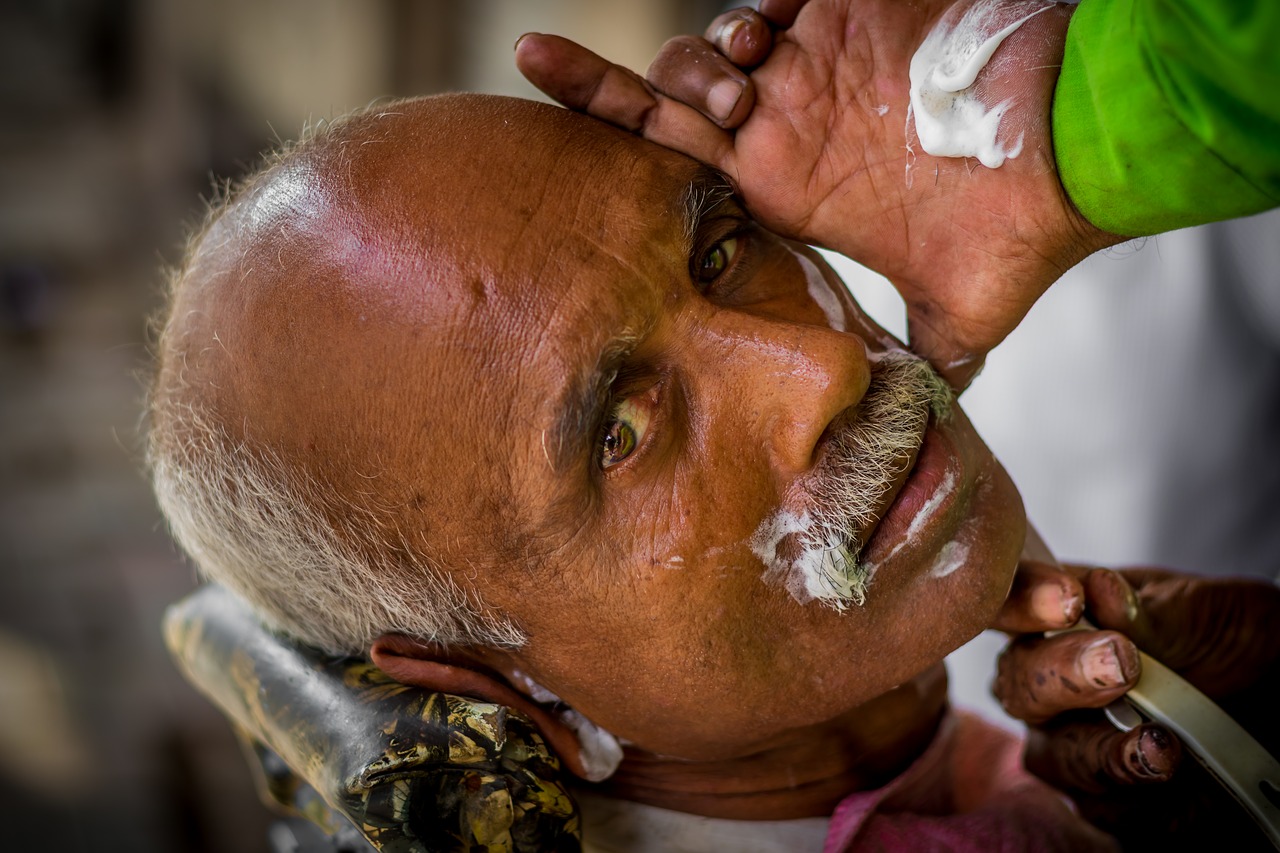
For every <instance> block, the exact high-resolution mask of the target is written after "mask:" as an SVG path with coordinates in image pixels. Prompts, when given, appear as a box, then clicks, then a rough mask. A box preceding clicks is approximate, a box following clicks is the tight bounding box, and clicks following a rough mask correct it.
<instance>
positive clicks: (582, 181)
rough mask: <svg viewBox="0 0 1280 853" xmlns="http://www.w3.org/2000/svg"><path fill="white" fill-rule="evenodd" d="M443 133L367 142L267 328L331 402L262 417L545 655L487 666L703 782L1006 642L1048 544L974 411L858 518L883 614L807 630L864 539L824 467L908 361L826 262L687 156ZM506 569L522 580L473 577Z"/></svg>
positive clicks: (607, 137) (490, 133)
mask: <svg viewBox="0 0 1280 853" xmlns="http://www.w3.org/2000/svg"><path fill="white" fill-rule="evenodd" d="M498 103H502V102H498ZM503 110H506V111H507V112H506V113H505V114H504V113H503ZM446 112H447V113H448V114H447V115H441V114H440V108H439V107H436V108H434V110H433V109H431V108H425V107H421V106H419V105H409V106H405V107H400V108H397V109H396V111H395V114H393V115H388V116H385V117H383V118H381V119H371V120H368V122H367V123H368V128H367V130H364V131H362V132H363V133H365V134H366V136H367V139H368V142H367V143H366V144H365V145H364V146H363V147H362V148H361V149H360V150H355V149H354V146H353V149H352V151H348V152H346V153H345V154H343V155H341V156H342V157H344V158H345V159H342V160H340V161H339V160H335V161H334V163H337V162H341V168H339V167H338V166H336V165H334V166H332V168H333V170H334V171H335V172H336V174H334V175H332V176H331V177H322V178H321V179H320V180H319V182H318V183H317V184H316V186H319V187H320V190H314V189H312V190H308V191H306V192H304V193H303V194H302V195H303V196H304V197H306V198H311V199H313V200H315V205H316V210H317V212H316V214H315V216H314V217H311V218H310V219H308V218H307V217H305V216H304V217H300V218H299V220H300V221H302V223H303V224H302V226H299V225H298V222H297V221H291V225H292V227H293V231H292V232H290V234H286V235H285V237H287V238H289V239H283V240H282V242H281V246H282V247H283V248H282V249H281V251H282V252H283V253H284V255H283V256H281V257H280V258H277V259H274V260H275V261H277V262H278V261H279V260H281V259H283V260H285V261H296V262H297V264H298V265H300V266H302V267H305V268H306V269H308V270H309V271H310V272H309V273H308V274H307V275H306V277H305V285H303V284H302V283H298V284H296V285H294V286H293V289H292V291H291V292H292V293H293V294H294V295H293V297H292V298H290V299H289V300H284V301H282V300H279V299H277V300H275V301H274V302H273V303H271V304H266V303H264V304H262V305H259V306H257V307H256V308H255V306H254V305H253V304H251V303H247V304H246V308H245V310H246V311H248V312H253V311H258V313H256V314H254V317H255V321H254V322H256V323H258V324H260V325H261V326H262V332H263V333H264V334H266V333H268V331H267V330H268V329H274V330H275V331H274V332H272V333H273V334H276V335H279V334H281V332H280V331H279V330H280V329H285V330H288V331H287V332H286V334H289V335H294V334H298V335H309V336H312V337H313V338H315V341H317V343H316V344H315V345H307V346H303V348H302V349H301V350H299V352H305V353H308V354H307V355H306V356H305V357H300V356H281V357H278V358H277V360H278V361H279V362H280V364H279V369H278V371H277V374H276V379H277V382H278V384H277V386H276V387H277V388H279V387H286V388H288V387H291V386H293V385H295V384H305V385H309V386H310V387H311V388H312V392H311V393H310V396H311V397H312V398H314V399H313V401H312V403H311V408H310V409H309V411H310V412H311V414H310V415H309V416H308V417H307V418H306V419H300V418H298V417H297V415H296V411H297V410H296V407H294V408H293V409H292V410H293V411H294V412H295V414H294V415H293V420H292V421H290V420H289V417H290V416H289V415H288V414H287V413H288V411H290V407H288V406H285V405H284V404H283V403H279V404H277V401H273V400H269V399H267V398H268V397H269V396H270V394H271V393H275V394H277V395H279V394H280V393H281V392H279V391H278V390H277V391H275V392H270V391H266V390H264V391H261V392H258V393H261V394H262V396H263V399H262V400H261V401H259V402H260V405H261V408H262V410H263V411H264V412H266V411H269V410H279V411H280V412H281V413H282V414H281V415H280V418H279V423H277V424H276V426H275V427H274V428H270V427H268V428H269V429H271V430H272V431H274V432H276V433H278V434H280V435H286V434H287V436H288V438H287V440H285V443H286V444H288V445H289V447H288V448H287V449H286V455H289V454H292V455H296V456H299V457H309V458H315V459H323V460H324V461H322V462H318V463H316V464H318V465H322V466H327V468H329V469H332V470H331V471H330V474H329V475H328V477H327V478H328V479H330V480H335V481H338V480H341V481H343V482H348V481H349V487H350V488H353V489H361V488H363V489H366V490H372V491H376V492H378V494H379V499H380V500H382V501H384V502H385V503H386V504H387V505H391V506H396V507H400V508H401V510H400V511H401V512H402V514H403V517H404V524H403V526H404V527H405V528H406V529H409V530H410V531H411V533H410V538H411V540H417V539H419V538H420V539H421V541H424V542H427V543H428V544H429V546H430V548H432V549H433V550H434V551H435V552H436V553H438V554H440V555H441V558H442V559H443V560H444V561H445V562H446V563H448V564H449V565H450V566H451V567H452V569H453V571H454V574H455V577H458V578H459V579H466V581H467V582H470V583H473V584H474V585H475V588H476V589H477V590H478V591H479V593H480V595H481V596H482V598H483V600H484V601H485V602H486V604H488V605H489V606H491V607H492V608H493V609H495V610H497V611H500V612H503V613H506V614H509V615H510V616H512V617H513V618H514V619H515V621H516V622H517V624H518V625H519V626H520V627H521V628H522V629H523V630H524V631H525V632H526V633H527V635H528V638H529V641H528V643H527V645H526V646H524V647H523V648H521V649H519V650H517V651H514V652H510V653H502V654H490V655H488V659H489V661H490V662H491V663H492V665H493V666H494V667H495V668H498V669H502V670H505V671H507V672H511V671H513V670H516V669H518V670H520V671H521V672H522V673H524V674H525V675H527V676H528V677H531V678H532V679H534V680H535V681H537V682H539V683H540V684H542V685H544V686H546V687H547V688H550V689H551V690H552V691H554V692H556V693H557V694H559V695H560V696H561V697H562V698H563V699H564V700H565V701H566V702H568V703H569V704H571V705H573V706H574V707H576V708H578V709H579V710H580V711H581V712H582V713H584V714H585V715H586V716H588V717H590V718H592V719H593V720H595V722H597V723H599V724H600V725H602V726H604V727H605V728H607V729H610V730H612V731H614V732H615V733H616V734H618V735H621V736H623V737H625V738H628V739H630V740H631V741H634V742H636V743H637V744H640V745H642V746H644V747H646V748H649V749H651V750H654V751H657V752H662V753H666V754H674V755H684V756H688V757H702V758H712V757H717V756H727V755H732V754H735V753H736V752H740V751H742V750H745V749H750V748H752V745H754V744H762V743H767V742H770V741H771V740H772V739H774V738H775V737H776V736H777V735H778V734H779V733H782V732H785V731H787V730H790V729H795V728H797V727H801V726H805V725H809V724H813V723H817V722H820V721H823V720H828V719H831V718H833V717H835V716H838V715H839V714H840V713H842V712H843V711H846V710H848V709H850V708H852V707H854V706H856V705H857V704H859V703H861V702H863V701H865V700H867V699H870V698H872V697H874V696H877V695H879V694H881V693H884V692H885V691H887V690H890V689H891V688H893V687H895V686H897V685H900V684H902V683H904V682H906V681H908V680H909V679H911V678H912V677H913V676H914V675H916V674H918V673H919V672H921V671H922V670H924V669H926V668H928V667H929V666H930V665H932V664H934V663H936V662H937V661H938V660H940V659H941V658H942V657H943V656H944V655H945V654H946V653H947V652H948V651H950V650H951V649H953V648H954V647H956V646H957V645H959V644H960V643H962V642H964V641H965V640H967V639H968V638H969V637H971V636H972V635H974V634H975V633H977V632H978V631H979V630H981V629H982V627H983V626H984V625H985V624H986V622H987V621H988V619H989V618H990V616H991V615H992V614H993V612H994V611H995V609H996V608H997V607H998V605H999V603H1000V601H1001V600H1002V599H1003V596H1004V594H1005V592H1006V591H1007V589H1008V584H1009V581H1010V578H1011V575H1012V570H1013V567H1014V564H1015V561H1016V557H1017V554H1018V552H1019V549H1020V548H1021V545H1022V541H1023V535H1024V520H1023V515H1022V509H1021V504H1020V501H1019V500H1018V497H1017V494H1016V492H1015V490H1014V488H1013V486H1012V484H1011V483H1010V481H1009V479H1008V477H1007V475H1006V474H1005V473H1004V471H1003V469H1001V468H1000V466H999V465H998V464H997V463H996V462H995V461H994V460H993V459H992V458H991V456H990V453H989V452H988V451H987V449H986V448H985V446H984V445H983V444H982V442H981V441H980V440H979V439H978V437H977V436H976V434H975V433H974V432H973V430H972V428H971V426H970V425H969V422H968V421H967V420H966V419H965V417H964V415H963V414H962V413H960V412H958V411H955V412H954V414H953V415H952V417H951V418H950V420H949V421H947V422H945V423H944V424H941V425H939V424H938V423H936V422H934V423H931V425H930V427H929V429H928V433H927V438H926V439H925V441H924V445H923V449H921V450H920V451H919V455H918V459H916V460H915V466H914V470H913V471H912V472H911V473H910V476H909V477H907V475H906V473H905V472H904V473H902V474H901V475H898V476H896V477H895V478H893V480H892V481H891V482H890V483H889V484H888V488H889V490H888V492H885V491H883V489H881V490H880V491H878V492H875V494H876V495H878V497H876V498H875V500H873V501H872V507H871V516H872V520H871V523H870V524H869V525H868V524H865V523H856V522H853V521H850V522H849V527H850V535H849V541H848V542H846V543H842V544H843V545H844V546H845V547H846V549H847V550H851V549H853V548H856V547H857V545H858V544H860V542H859V541H857V540H860V539H865V538H866V533H867V531H868V530H869V531H870V538H869V542H867V543H866V547H865V549H864V550H863V553H862V560H863V561H864V562H865V564H866V565H867V566H868V567H869V568H870V570H871V580H870V584H869V586H868V588H867V594H866V601H865V604H863V605H861V606H858V605H849V606H847V607H846V608H845V609H844V610H843V612H841V611H840V610H838V609H836V608H835V607H832V606H830V605H831V604H832V603H833V602H832V601H829V600H823V599H822V598H818V599H816V600H810V599H812V597H813V595H814V594H815V593H816V594H818V595H821V594H822V593H823V588H822V587H821V580H820V579H817V580H815V579H814V578H815V577H816V576H815V575H813V574H812V573H810V574H806V573H805V566H810V567H813V566H820V565H821V563H822V554H821V553H820V550H821V549H818V550H815V549H814V548H813V547H812V542H811V541H810V540H807V539H805V530H806V528H807V526H809V525H811V524H812V522H813V520H814V518H815V517H816V515H818V514H819V513H820V512H821V511H822V510H824V509H826V510H834V512H835V514H836V515H837V516H839V515H840V513H841V512H842V511H844V508H843V507H841V506H834V507H833V506H830V504H831V503H832V502H833V501H839V500H841V499H842V498H840V497H838V496H839V494H840V492H839V489H832V488H831V487H832V485H833V483H832V482H831V480H832V477H833V476H835V475H834V474H833V469H832V466H831V463H830V460H829V456H830V455H831V447H832V443H833V440H834V439H835V438H836V437H837V436H839V435H840V434H842V433H843V432H844V431H846V430H847V429H849V428H850V426H851V425H852V424H854V423H856V422H857V421H858V420H859V418H867V417H870V415H868V414H867V413H866V412H865V411H863V410H861V409H860V408H859V406H860V405H861V404H862V403H863V400H864V396H865V395H866V394H867V392H868V387H869V385H870V383H871V380H872V377H873V374H875V373H876V372H877V371H878V370H879V365H880V364H881V363H882V362H883V361H884V354H885V353H886V351H888V350H889V349H891V348H893V347H894V346H895V343H894V342H893V340H892V339H891V338H889V337H888V336H887V335H886V334H885V333H884V332H883V331H881V330H880V329H879V328H878V327H876V326H874V325H873V324H872V323H871V322H870V321H869V320H868V319H867V318H866V317H865V315H863V314H862V313H861V311H860V310H859V309H858V307H857V306H856V305H855V304H854V303H853V301H852V300H851V299H850V298H849V297H848V295H847V294H846V292H845V290H844V289H843V287H842V286H841V285H840V284H839V283H838V281H837V279H836V278H835V276H834V274H833V273H832V272H831V271H830V270H829V269H828V268H827V266H826V265H825V264H824V263H823V262H822V261H821V259H820V258H818V256H816V255H815V254H814V253H813V252H812V251H810V250H807V249H805V248H803V247H800V246H797V245H794V244H791V243H788V242H786V241H784V240H782V239H780V238H778V237H776V236H774V235H772V234H769V233H766V232H764V231H762V230H760V229H759V228H757V227H755V226H754V225H753V224H752V223H751V221H750V219H749V218H748V217H747V216H746V215H745V214H744V212H743V211H742V209H741V208H740V207H739V206H738V205H737V204H736V203H735V202H734V201H733V200H732V199H729V198H724V197H722V196H721V194H720V193H719V191H718V190H719V189H720V188H721V186H722V184H721V182H720V180H719V179H718V178H717V177H716V176H715V175H714V174H711V173H709V172H707V170H705V169H704V168H702V167H700V166H699V165H698V164H697V163H695V162H694V161H692V160H689V159H687V158H685V157H683V156H681V155H677V154H674V153H672V152H669V151H666V150H664V149H661V148H659V147H656V146H654V145H651V144H649V143H646V142H644V141H642V140H639V139H637V138H634V137H631V136H627V135H625V134H622V133H620V132H617V131H614V130H612V129H610V128H607V127H604V126H602V125H597V124H595V123H593V122H591V121H589V120H586V119H582V118H580V117H578V116H573V115H570V114H566V113H563V112H559V111H553V110H551V109H550V108H542V107H537V106H529V105H510V104H507V105H505V106H503V107H502V108H501V109H500V108H498V107H495V106H494V104H493V103H492V102H485V103H484V104H482V105H480V106H476V105H471V106H470V107H469V108H468V109H465V110H460V109H456V108H455V109H454V110H453V111H452V112H450V111H446ZM335 156H337V155H335ZM315 168H316V172H315V173H308V174H307V175H303V176H302V177H300V178H299V180H300V181H301V182H302V183H303V184H304V185H306V186H311V184H310V183H308V182H309V181H312V182H314V181H316V175H321V176H324V175H325V174H326V170H327V169H330V168H331V167H330V166H329V165H326V163H325V162H323V161H322V162H319V163H318V164H317V165H316V166H315ZM285 185H286V186H287V182H285ZM326 193H331V194H332V198H331V197H330V196H329V195H326ZM333 199H337V200H338V202H337V203H335V202H334V201H333ZM286 201H287V200H286ZM263 205H264V215H271V212H272V205H271V204H270V203H268V202H263ZM304 206H305V205H304ZM308 228H313V229H314V234H315V235H321V236H323V245H324V246H325V247H326V248H324V249H317V248H316V247H317V246H318V245H321V243H320V242H318V239H319V238H317V241H314V242H313V241H311V240H309V239H303V238H302V237H299V236H298V235H299V229H300V230H301V232H306V231H307V229H308ZM252 260H253V259H252V258H249V260H248V261H246V263H249V262H252ZM262 260H263V262H264V263H266V262H269V260H271V259H266V258H263V259H262ZM285 266H288V263H286V264H285ZM304 326H305V330H302V331H299V329H302V327H304ZM293 393H294V392H293V391H289V392H286V393H285V395H284V396H286V397H287V396H289V395H290V394H293ZM298 393H301V392H298ZM877 417H879V416H877ZM270 420H271V416H270V415H269V414H267V415H264V423H266V422H269V421H270ZM873 426H874V425H873ZM907 432H908V434H910V433H911V429H910V428H908V430H907ZM908 445H909V450H908V452H907V453H905V454H901V453H899V454H891V455H895V456H896V458H897V459H898V463H899V465H905V464H906V463H907V462H908V461H909V459H910V458H912V457H914V455H915V449H916V447H917V446H918V436H917V437H915V438H910V435H909V440H908ZM347 469H349V471H347ZM338 471H347V473H333V472H338ZM833 496H837V497H833ZM890 501H892V505H891V506H887V508H886V505H887V504H888V503H889V502H890ZM806 543H808V545H809V547H808V550H807V551H806ZM493 553H500V554H505V555H509V557H510V563H509V564H508V565H505V566H503V567H499V568H498V569H496V570H494V569H491V568H482V567H483V566H486V564H487V563H488V562H489V561H488V559H487V555H490V554H493ZM806 561H808V562H806ZM472 566H474V568H472ZM837 585H839V584H838V577H837Z"/></svg>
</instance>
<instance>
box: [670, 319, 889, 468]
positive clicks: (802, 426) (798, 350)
mask: <svg viewBox="0 0 1280 853" xmlns="http://www.w3.org/2000/svg"><path fill="white" fill-rule="evenodd" d="M703 331H704V336H703V341H704V343H703V345H702V346H699V347H698V348H697V349H698V350H700V351H699V352H697V353H695V354H694V357H695V359H696V360H697V362H696V364H695V365H694V366H693V370H692V372H693V373H694V374H695V375H697V376H698V377H699V380H698V382H697V385H698V388H697V391H698V392H699V393H698V396H699V397H701V398H702V399H703V402H704V404H705V405H706V406H707V408H708V412H707V414H708V416H709V417H710V418H712V421H711V423H710V434H711V435H720V436H737V437H738V438H739V439H740V438H741V437H742V436H743V435H744V433H749V434H750V436H751V441H752V442H753V443H759V444H762V445H763V448H764V450H765V451H766V453H767V454H768V457H769V462H770V464H771V466H772V468H773V470H774V471H775V473H776V474H777V475H779V476H781V477H783V478H788V477H790V476H794V475H797V474H801V473H804V472H806V471H808V470H809V469H810V468H811V467H812V466H813V463H814V461H815V459H816V455H817V451H818V445H819V442H821V440H822V437H823V434H824V432H825V431H826V429H827V427H828V426H829V425H830V424H831V422H832V421H833V420H834V419H835V418H836V417H837V416H838V415H839V414H840V413H841V412H843V411H844V410H845V409H848V408H849V407H850V406H854V405H856V404H857V403H858V402H859V401H860V400H861V399H862V397H863V395H864V394H866V391H867V386H868V385H869V384H870V381H871V371H870V365H869V362H868V360H867V349H866V345H865V344H864V343H863V341H862V339H861V338H860V337H858V336H857V335H853V334H850V333H847V332H838V331H835V330H833V329H829V328H825V327H822V326H813V325H805V324H800V323H791V322H785V321H780V320H773V319H765V318H760V317H756V316H753V315H749V314H743V313H739V312H733V311H721V312H717V315H716V316H715V317H714V318H712V319H711V320H710V321H709V322H708V323H707V325H706V326H705V327H704V329H703ZM738 443H739V445H740V444H741V442H740V441H739V442H738Z"/></svg>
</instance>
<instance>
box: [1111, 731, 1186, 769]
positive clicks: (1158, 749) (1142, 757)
mask: <svg viewBox="0 0 1280 853" xmlns="http://www.w3.org/2000/svg"><path fill="white" fill-rule="evenodd" d="M1181 757H1182V744H1181V743H1180V742H1179V741H1178V739H1177V738H1175V737H1174V736H1173V735H1172V734H1170V733H1169V732H1167V731H1165V729H1164V728H1163V727H1162V726H1158V725H1148V726H1143V727H1142V728H1141V729H1135V730H1134V731H1133V732H1132V733H1131V736H1130V737H1129V738H1128V740H1127V741H1126V743H1125V765H1126V766H1127V767H1128V768H1129V770H1130V772H1131V773H1132V774H1133V776H1134V778H1135V779H1136V780H1137V781H1149V782H1164V781H1167V780H1168V779H1169V778H1171V777H1172V776H1173V772H1174V771H1175V770H1176V769H1177V768H1178V763H1179V759H1180V758H1181Z"/></svg>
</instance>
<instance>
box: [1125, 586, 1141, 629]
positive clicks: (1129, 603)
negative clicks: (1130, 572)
mask: <svg viewBox="0 0 1280 853" xmlns="http://www.w3.org/2000/svg"><path fill="white" fill-rule="evenodd" d="M1124 615H1125V617H1126V618H1127V619H1128V620H1129V623H1130V624H1133V623H1134V622H1136V621H1137V620H1138V594H1137V593H1136V592H1134V591H1133V587H1131V586H1129V585H1128V584H1124Z"/></svg>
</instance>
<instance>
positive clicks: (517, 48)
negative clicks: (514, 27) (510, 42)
mask: <svg viewBox="0 0 1280 853" xmlns="http://www.w3.org/2000/svg"><path fill="white" fill-rule="evenodd" d="M531 35H533V33H524V34H523V35H521V36H520V38H518V39H516V44H515V47H514V48H512V50H519V49H520V42H522V41H524V40H525V39H527V38H528V37H529V36H531Z"/></svg>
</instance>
